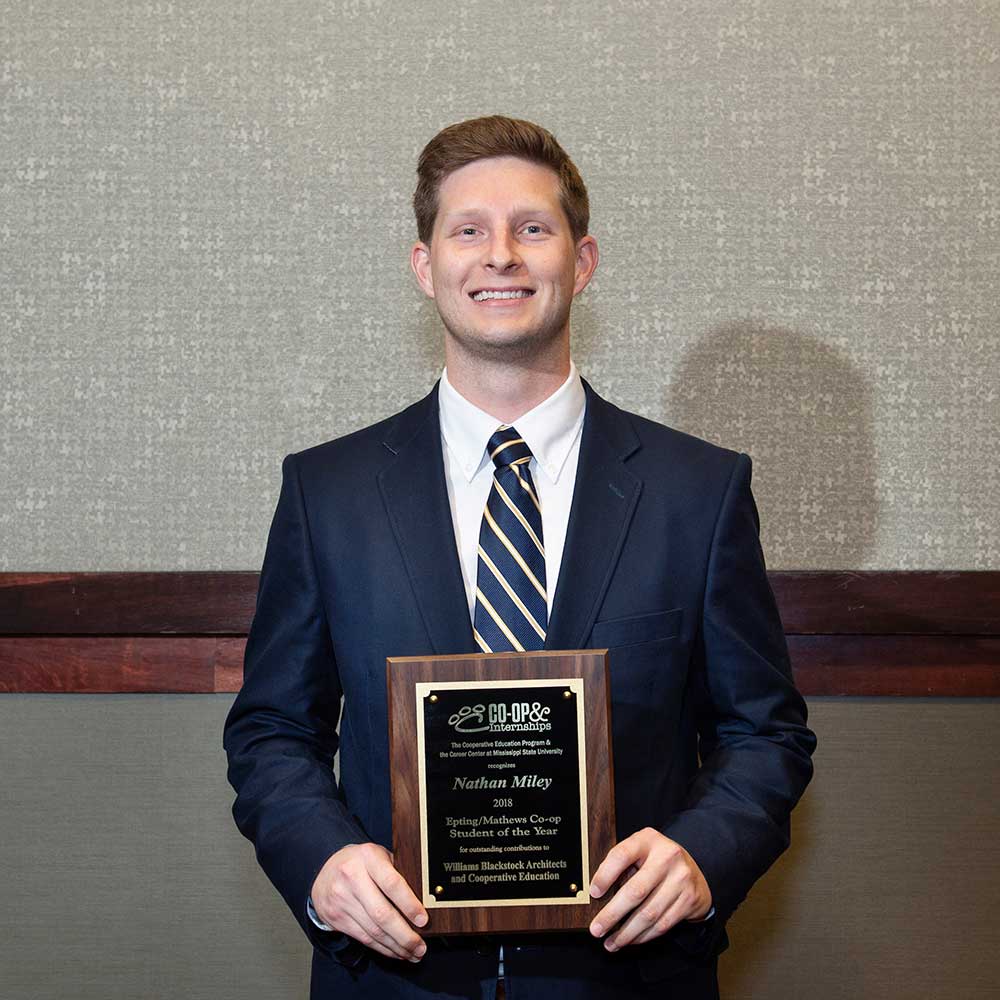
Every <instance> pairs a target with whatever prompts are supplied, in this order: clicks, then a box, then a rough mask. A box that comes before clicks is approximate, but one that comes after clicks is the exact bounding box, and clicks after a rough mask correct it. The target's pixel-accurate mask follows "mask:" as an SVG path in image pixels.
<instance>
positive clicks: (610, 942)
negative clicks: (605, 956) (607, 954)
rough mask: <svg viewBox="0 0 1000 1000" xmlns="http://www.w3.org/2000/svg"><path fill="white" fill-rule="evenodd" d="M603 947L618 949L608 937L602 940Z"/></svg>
mask: <svg viewBox="0 0 1000 1000" xmlns="http://www.w3.org/2000/svg"><path fill="white" fill-rule="evenodd" d="M604 947H605V948H607V949H608V951H617V950H618V945H616V944H615V943H614V941H612V940H611V938H608V940H607V941H605V942H604Z"/></svg>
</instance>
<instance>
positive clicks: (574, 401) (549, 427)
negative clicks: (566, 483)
mask: <svg viewBox="0 0 1000 1000" xmlns="http://www.w3.org/2000/svg"><path fill="white" fill-rule="evenodd" d="M586 402H587V396H586V393H585V392H584V391H583V383H582V382H581V381H580V375H579V373H578V372H577V370H576V365H575V364H574V363H573V362H572V361H570V363H569V375H568V376H567V377H566V381H565V382H563V384H562V385H561V386H559V388H558V389H556V391H555V392H554V393H552V395H551V396H549V397H547V398H546V399H543V400H542V401H541V402H540V403H539V404H538V405H537V406H536V407H534V409H531V410H529V411H528V412H527V413H525V414H523V415H522V416H521V417H519V418H518V420H517V421H515V423H514V426H515V427H516V428H517V431H518V433H519V434H520V435H521V437H523V438H524V441H525V443H526V444H527V446H528V447H529V448H530V449H531V453H532V455H534V457H535V462H536V464H537V466H538V468H539V469H541V470H542V471H543V472H544V473H545V475H546V476H547V477H548V478H549V479H550V480H551V481H552V482H553V483H555V482H558V480H559V475H560V473H561V472H562V470H563V467H564V466H565V464H566V459H567V458H568V457H569V453H570V451H571V449H572V447H573V442H574V441H575V440H576V438H577V436H578V435H579V433H580V429H581V428H582V427H583V414H584V410H585V409H586ZM438 403H439V406H440V411H441V434H442V435H443V436H444V440H445V444H446V445H447V447H448V450H449V451H450V452H451V453H452V455H454V456H455V458H457V459H458V464H459V465H460V466H461V468H462V473H463V474H464V476H465V478H466V481H467V482H472V480H473V479H474V478H475V476H476V473H477V472H479V470H480V469H481V468H482V467H483V465H484V464H486V463H487V462H489V456H488V455H487V453H486V443H487V442H488V441H489V439H490V437H491V436H492V435H493V433H494V432H495V431H496V429H497V428H498V427H500V426H502V424H503V421H502V420H499V419H497V418H496V417H494V416H492V415H491V414H489V413H487V412H486V411H485V410H481V409H479V407H478V406H476V405H474V404H473V403H470V402H469V401H468V400H467V399H466V398H465V397H464V396H463V395H461V394H460V393H459V392H458V390H457V389H455V387H454V386H453V385H452V384H451V383H450V382H449V381H448V369H447V368H445V370H444V371H443V372H442V373H441V385H440V387H439V388H438Z"/></svg>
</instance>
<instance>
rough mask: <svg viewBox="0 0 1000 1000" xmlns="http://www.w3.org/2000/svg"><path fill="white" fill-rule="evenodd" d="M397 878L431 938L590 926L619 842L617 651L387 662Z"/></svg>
mask: <svg viewBox="0 0 1000 1000" xmlns="http://www.w3.org/2000/svg"><path fill="white" fill-rule="evenodd" d="M386 681H387V685H388V696H389V699H388V700H389V761H390V766H391V771H392V843H393V857H394V860H395V865H396V868H397V869H398V870H399V871H400V872H401V873H402V875H403V877H404V878H405V879H406V881H407V882H408V883H409V885H410V887H411V888H412V889H413V891H414V893H415V894H416V896H417V898H418V899H420V901H421V902H422V903H423V905H424V907H425V908H426V910H427V914H428V917H429V920H428V922H427V925H426V926H425V927H422V928H419V929H418V932H419V933H421V934H480V933H494V934H495V933H502V932H531V931H546V930H570V929H575V928H584V927H587V926H588V924H589V923H590V921H591V920H592V919H593V917H594V916H595V915H596V914H597V912H598V911H599V910H600V908H601V906H603V905H604V902H606V900H605V901H602V900H595V901H591V898H590V878H591V874H592V873H593V872H594V871H595V870H596V868H597V866H598V865H599V864H600V863H601V861H603V860H604V857H605V855H606V854H607V852H608V851H609V850H610V849H611V847H613V846H614V843H615V809H614V786H613V773H612V761H611V727H610V694H609V689H608V673H607V651H606V650H582V651H581V650H576V651H569V652H555V651H549V650H542V651H539V652H532V653H490V654H468V655H459V656H438V657H416V656H405V657H389V659H388V660H387V661H386Z"/></svg>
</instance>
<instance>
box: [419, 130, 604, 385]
mask: <svg viewBox="0 0 1000 1000" xmlns="http://www.w3.org/2000/svg"><path fill="white" fill-rule="evenodd" d="M418 174H419V176H420V183H419V185H418V187H417V193H416V195H415V197H414V207H415V209H416V213H417V220H418V226H419V228H420V239H419V240H418V242H417V243H416V245H415V246H414V247H413V250H412V252H411V257H410V263H411V266H412V267H413V271H414V273H415V274H416V276H417V280H418V282H419V283H420V286H421V288H422V289H423V290H424V292H425V293H426V294H427V295H428V296H430V297H431V298H433V299H434V301H435V305H436V306H437V309H438V313H439V314H440V316H441V319H442V321H443V323H444V326H445V330H446V336H445V360H446V363H447V364H448V368H449V371H452V370H453V366H459V365H462V364H468V365H475V364H479V363H482V362H485V361H492V362H498V363H500V364H502V365H508V364H512V363H513V364H519V365H521V366H522V367H523V366H524V365H525V364H528V363H529V362H530V363H531V364H532V366H533V367H535V368H537V367H542V368H544V369H547V370H553V371H555V370H562V369H564V368H567V366H568V364H569V314H570V307H571V306H572V303H573V299H574V298H575V296H576V295H577V294H579V292H581V291H583V289H584V288H585V287H586V286H587V284H588V282H589V281H590V278H591V276H592V275H593V273H594V269H595V268H596V267H597V260H598V256H597V242H596V240H595V239H594V237H593V236H590V235H589V234H588V233H587V225H588V222H589V210H588V204H587V191H586V188H585V187H584V185H583V181H582V180H581V179H580V175H579V172H578V171H577V169H576V167H575V166H573V163H572V161H571V160H570V159H569V157H568V156H567V155H566V153H565V151H564V150H563V149H562V147H561V146H559V144H558V143H557V142H556V140H555V139H554V138H553V137H552V135H551V134H550V133H549V132H547V131H546V130H545V129H543V128H540V127H539V126H537V125H533V124H531V123H530V122H525V121H518V120H516V119H512V118H500V117H492V118H477V119H475V120H473V121H469V122H461V123H459V124H457V125H452V126H450V127H449V128H446V129H444V130H443V131H442V132H439V133H438V134H437V135H436V136H435V137H434V138H433V139H432V140H431V141H430V142H429V143H428V145H427V147H426V148H425V149H424V151H423V153H422V154H421V157H420V166H419V167H418Z"/></svg>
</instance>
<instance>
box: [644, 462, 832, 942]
mask: <svg viewBox="0 0 1000 1000" xmlns="http://www.w3.org/2000/svg"><path fill="white" fill-rule="evenodd" d="M750 476H751V462H750V458H749V457H748V456H747V455H739V456H738V457H737V459H736V462H735V465H734V468H733V471H732V474H731V477H730V480H729V483H728V486H727V488H726V491H725V494H724V496H723V499H722V503H721V506H720V508H719V512H718V515H717V519H716V524H715V528H714V532H713V538H712V544H711V552H710V555H709V562H708V573H707V579H706V586H705V592H704V604H703V608H702V621H701V629H700V633H699V636H698V639H697V647H696V651H695V657H696V659H695V664H694V666H695V669H696V676H695V679H694V680H695V686H696V690H697V691H698V694H699V702H700V705H699V726H698V728H699V755H700V757H701V767H700V769H699V770H698V772H697V774H696V776H695V778H694V781H693V782H692V784H691V787H690V789H689V790H688V795H687V799H686V801H685V803H684V808H683V809H682V810H681V811H680V812H679V813H677V814H676V815H675V816H674V817H673V818H672V819H671V821H670V822H669V824H668V825H667V826H666V828H665V829H664V830H663V832H664V833H665V834H666V835H667V836H668V837H670V838H671V839H673V840H676V841H677V842H678V843H680V844H681V845H682V846H683V847H684V848H685V849H686V850H687V851H688V852H689V853H690V854H691V855H692V857H693V858H694V859H695V861H696V862H697V864H698V866H699V867H700V868H701V870H702V873H703V874H704V875H705V878H706V880H707V882H708V885H709V888H710V889H711V890H712V902H713V905H714V906H715V909H716V917H715V918H713V920H711V921H709V923H710V924H714V925H716V928H717V929H719V930H721V927H722V925H723V924H724V923H725V921H726V920H727V919H728V918H729V916H730V915H731V914H732V912H733V911H734V910H735V909H736V907H737V906H738V905H739V904H740V902H741V901H742V900H743V899H744V897H745V896H746V895H747V893H748V891H749V890H750V887H751V886H752V885H753V883H754V882H755V881H756V880H757V879H758V878H760V876H761V875H763V874H764V872H765V871H767V869H768V868H769V867H770V866H771V865H772V864H773V863H774V861H775V860H776V859H777V858H778V856H779V855H780V854H781V853H782V852H783V851H784V850H785V848H786V847H787V846H788V843H789V829H790V824H789V814H790V813H791V811H792V808H793V807H794V805H795V803H796V802H797V801H798V799H799V797H800V796H801V795H802V793H803V791H804V790H805V787H806V785H807V784H808V783H809V780H810V778H811V777H812V770H813V767H812V760H811V756H812V752H813V750H814V749H815V746H816V737H815V736H814V734H813V733H812V731H811V730H810V729H809V728H808V727H807V725H806V715H807V713H806V705H805V702H804V701H803V699H802V697H801V695H800V694H799V693H798V691H797V690H796V689H795V685H794V683H793V681H792V673H791V665H790V662H789V658H788V648H787V645H786V643H785V636H784V630H783V629H782V626H781V620H780V618H779V617H778V610H777V606H776V604H775V600H774V595H773V593H772V591H771V587H770V584H769V583H768V580H767V573H766V570H765V565H764V556H763V553H762V551H761V547H760V540H759V529H760V525H759V520H758V515H757V508H756V505H755V503H754V500H753V495H752V494H751V492H750ZM712 936H714V935H713V933H712V930H711V929H710V928H705V930H704V931H703V932H702V937H703V938H705V939H706V940H707V939H708V938H711V937H712Z"/></svg>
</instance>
